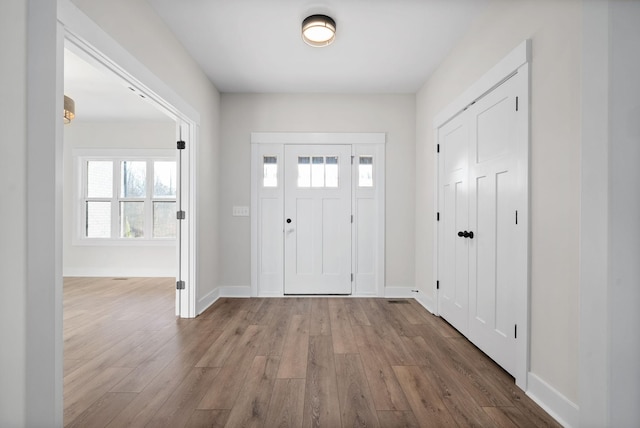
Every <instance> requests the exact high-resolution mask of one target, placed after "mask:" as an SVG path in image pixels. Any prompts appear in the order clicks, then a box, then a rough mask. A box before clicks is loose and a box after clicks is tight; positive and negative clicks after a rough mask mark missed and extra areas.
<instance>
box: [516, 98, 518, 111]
mask: <svg viewBox="0 0 640 428" xmlns="http://www.w3.org/2000/svg"><path fill="white" fill-rule="evenodd" d="M516 111H518V97H516Z"/></svg>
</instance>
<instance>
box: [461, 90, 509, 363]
mask: <svg viewBox="0 0 640 428" xmlns="http://www.w3.org/2000/svg"><path fill="white" fill-rule="evenodd" d="M514 81H515V78H512V79H510V80H508V81H507V82H505V83H504V84H502V85H501V86H499V87H497V88H496V89H494V90H493V91H492V92H491V93H489V94H487V95H486V96H485V97H483V98H481V99H480V100H478V102H477V103H476V104H474V105H473V106H472V107H471V108H469V110H468V116H469V120H470V121H471V126H470V129H471V130H472V132H471V133H470V141H469V155H470V156H469V158H470V161H469V228H470V230H472V231H473V232H474V234H475V237H474V239H471V240H468V241H469V245H470V263H469V307H470V310H471V312H470V314H469V338H470V339H471V341H472V342H474V343H475V344H476V345H477V346H478V347H479V348H481V349H483V350H484V351H485V352H486V353H487V354H488V355H490V356H491V357H492V358H493V359H494V360H495V361H496V362H497V363H498V364H500V365H501V366H502V367H503V368H504V369H505V370H507V371H508V372H510V373H514V371H515V363H516V347H515V345H516V343H515V332H514V327H515V324H516V321H515V313H514V302H515V300H516V298H517V293H516V290H515V283H516V281H515V279H516V272H515V266H516V265H517V263H516V258H515V254H516V252H517V251H516V249H517V247H516V243H517V233H516V227H517V226H516V206H517V194H516V192H517V176H518V175H517V173H516V171H515V169H516V168H517V162H515V159H514V158H515V153H516V152H517V151H516V150H515V147H514V145H515V143H516V123H517V119H516V115H517V112H516V99H515V91H514V89H513V85H514Z"/></svg>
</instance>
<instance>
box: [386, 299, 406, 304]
mask: <svg viewBox="0 0 640 428" xmlns="http://www.w3.org/2000/svg"><path fill="white" fill-rule="evenodd" d="M387 303H402V304H408V303H409V301H408V300H387Z"/></svg>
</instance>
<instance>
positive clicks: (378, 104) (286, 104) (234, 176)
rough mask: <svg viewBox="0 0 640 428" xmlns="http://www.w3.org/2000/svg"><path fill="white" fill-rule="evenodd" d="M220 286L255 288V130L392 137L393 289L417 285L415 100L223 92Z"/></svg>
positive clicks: (389, 223) (389, 269)
mask: <svg viewBox="0 0 640 428" xmlns="http://www.w3.org/2000/svg"><path fill="white" fill-rule="evenodd" d="M221 110H222V115H221V143H222V146H221V151H220V156H221V159H223V163H222V164H221V166H220V182H221V194H220V211H219V216H220V245H221V250H222V251H221V254H220V270H221V271H220V284H221V285H224V286H249V285H250V283H251V276H250V273H251V272H250V249H251V242H250V232H251V231H250V223H249V218H248V217H232V216H231V209H232V207H233V206H234V205H246V206H249V205H250V202H251V199H250V198H251V194H250V191H251V187H250V160H251V147H250V141H251V139H250V134H251V132H386V133H387V144H386V164H387V169H386V206H387V209H386V216H387V217H386V286H387V287H411V286H413V275H414V264H413V258H412V257H409V256H408V255H410V254H413V251H414V234H413V227H414V213H415V209H414V201H413V196H414V191H415V190H414V186H415V177H414V163H413V157H414V150H415V144H414V142H415V96H414V95H412V94H411V95H330V94H307V95H286V94H263V95H256V94H223V95H222V102H221Z"/></svg>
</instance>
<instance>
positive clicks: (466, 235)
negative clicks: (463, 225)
mask: <svg viewBox="0 0 640 428" xmlns="http://www.w3.org/2000/svg"><path fill="white" fill-rule="evenodd" d="M458 236H459V237H461V238H469V239H473V232H467V231H466V230H464V231H462V230H461V231H460V232H458Z"/></svg>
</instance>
